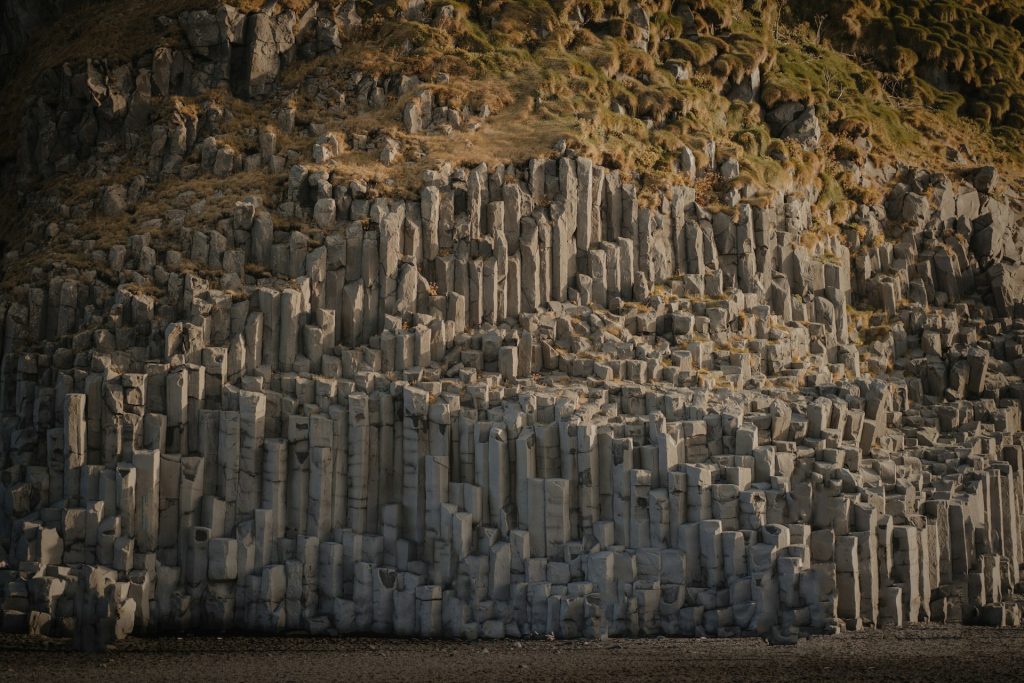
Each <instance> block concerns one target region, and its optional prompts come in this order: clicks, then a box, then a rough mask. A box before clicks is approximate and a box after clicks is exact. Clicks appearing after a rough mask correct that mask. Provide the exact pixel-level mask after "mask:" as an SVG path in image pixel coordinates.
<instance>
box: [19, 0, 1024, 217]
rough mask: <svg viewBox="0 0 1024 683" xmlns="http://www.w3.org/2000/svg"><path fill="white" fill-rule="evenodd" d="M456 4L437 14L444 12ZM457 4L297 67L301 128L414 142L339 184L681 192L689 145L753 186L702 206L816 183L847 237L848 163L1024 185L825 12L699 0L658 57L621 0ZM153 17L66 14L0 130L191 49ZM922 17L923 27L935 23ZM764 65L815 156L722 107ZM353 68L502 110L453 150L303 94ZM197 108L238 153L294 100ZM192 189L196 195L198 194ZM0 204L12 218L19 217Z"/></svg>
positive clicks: (1006, 161)
mask: <svg viewBox="0 0 1024 683" xmlns="http://www.w3.org/2000/svg"><path fill="white" fill-rule="evenodd" d="M217 4H219V3H218V2H217V0H168V1H166V2H161V3H160V4H159V13H161V14H164V15H167V16H176V15H177V13H179V12H181V11H184V10H187V9H197V8H210V7H213V6H216V5H217ZM235 4H236V5H237V6H240V7H241V8H242V9H245V10H254V9H258V8H259V7H261V6H262V5H263V3H262V2H261V1H260V0H247V1H246V2H242V3H235ZM441 4H444V3H439V2H435V3H431V4H430V5H428V8H427V12H428V14H429V13H430V12H431V11H433V10H434V9H435V8H436V7H437V6H440V5H441ZM452 4H453V6H454V8H455V12H454V18H453V19H452V20H451V21H449V22H447V23H446V24H438V25H430V24H428V23H422V22H416V21H409V20H406V19H404V18H402V17H401V15H400V13H398V12H397V10H396V6H395V5H392V4H383V5H381V4H378V5H377V8H376V9H375V10H374V12H375V13H373V14H370V15H368V16H367V17H366V18H365V20H364V25H363V28H362V30H361V31H360V32H359V33H358V34H357V35H355V36H352V37H351V38H350V40H349V42H348V44H347V45H346V46H345V48H344V49H342V50H340V51H339V52H337V53H336V54H333V55H330V56H322V57H319V58H317V59H313V60H310V61H301V60H299V61H296V62H293V63H292V64H290V65H289V67H288V68H287V69H286V71H285V72H284V73H283V74H282V77H281V90H282V92H283V93H285V94H286V96H287V97H290V98H291V101H292V103H293V104H294V105H295V106H296V108H297V110H298V113H299V119H300V122H307V123H308V122H311V121H315V122H317V123H322V124H324V125H326V126H327V127H328V129H330V130H337V131H340V132H345V133H347V134H353V133H358V134H367V135H369V134H373V133H376V132H385V133H387V134H388V135H391V136H392V137H394V138H396V139H400V140H402V141H403V142H404V143H406V148H407V153H406V155H405V158H404V159H403V160H402V161H400V162H399V163H397V164H395V165H393V166H384V165H383V164H381V163H380V162H379V160H378V159H377V157H376V155H375V154H372V153H367V152H346V153H344V154H342V155H340V156H338V157H337V158H335V159H333V160H332V161H331V162H330V163H329V165H328V170H330V171H331V172H332V173H333V174H335V176H336V177H337V178H339V179H342V180H345V179H361V180H364V181H368V182H369V183H370V184H371V185H377V186H380V187H382V188H387V191H388V192H391V193H395V194H408V193H410V192H412V191H413V190H415V189H416V187H417V186H418V184H419V182H420V179H421V178H422V173H423V171H424V170H425V169H427V168H429V167H435V166H436V165H437V164H438V163H440V162H442V161H449V162H452V163H454V164H477V163H480V162H486V163H488V164H489V165H491V166H494V165H497V164H500V163H508V162H517V161H521V160H525V159H527V158H531V157H536V156H543V155H546V154H548V153H550V151H551V149H552V147H553V145H554V144H555V143H556V142H557V141H558V140H560V139H564V140H566V142H567V143H568V144H569V146H570V147H573V148H575V149H576V150H578V151H579V152H581V153H584V154H586V155H588V156H590V157H592V158H594V159H595V160H597V161H599V162H600V163H603V164H605V165H607V166H609V167H612V168H620V169H623V171H625V172H631V173H635V174H636V175H637V176H638V180H639V181H640V184H641V186H642V187H643V188H644V190H645V192H648V193H649V192H651V191H652V190H654V189H657V188H660V187H664V186H668V185H671V184H676V183H680V182H683V178H682V177H681V176H680V175H679V174H678V173H677V172H676V160H677V158H678V155H679V153H680V151H681V150H682V149H683V147H684V146H688V147H690V148H691V149H692V150H693V152H694V154H695V155H696V156H697V157H698V161H703V151H702V150H703V147H704V143H705V141H707V140H714V141H716V143H717V145H718V149H719V153H720V155H721V154H728V155H731V156H735V157H736V158H737V159H738V160H739V161H740V164H741V175H740V177H739V178H738V179H736V180H734V181H731V183H725V182H722V181H720V180H719V179H718V178H717V177H714V176H712V177H711V181H710V182H709V181H707V180H705V181H704V182H703V183H702V185H701V188H700V190H701V192H700V194H701V198H702V199H703V200H705V201H707V202H709V203H711V202H713V201H714V199H715V197H714V195H716V194H718V193H720V192H722V191H724V190H727V189H728V188H729V186H730V185H738V184H748V185H752V186H753V187H755V188H761V189H762V190H763V191H764V192H765V196H770V195H772V194H774V193H775V192H777V191H779V190H784V191H789V190H792V189H793V188H795V187H809V186H815V187H816V188H817V196H818V202H817V205H816V206H815V212H814V216H815V219H816V221H817V222H818V223H819V224H825V223H830V224H834V223H841V222H842V221H843V220H844V219H845V218H846V216H848V215H849V213H850V211H851V210H852V208H853V206H854V202H856V201H866V200H877V199H878V192H877V191H875V190H873V189H872V188H870V187H866V186H863V185H861V184H858V183H854V182H852V181H851V180H850V177H849V175H848V174H847V173H846V171H845V169H844V166H843V164H844V163H846V162H850V161H853V162H856V163H861V162H863V161H864V160H865V159H866V158H867V157H869V156H870V157H871V158H872V160H873V161H874V162H875V163H876V165H883V164H886V163H889V162H893V161H900V162H904V163H913V164H917V165H921V166H925V167H928V168H931V169H934V170H950V171H953V172H957V171H958V170H959V169H957V168H956V167H954V166H952V165H951V164H950V163H949V162H948V161H947V158H946V154H945V151H946V149H947V148H949V147H961V146H963V147H964V148H966V149H969V150H970V151H971V152H972V153H973V154H974V155H975V157H976V158H977V160H978V161H979V162H989V163H997V164H999V165H1000V166H1001V167H1002V168H1003V169H1004V172H1006V173H1007V175H1009V176H1010V177H1011V178H1019V177H1021V176H1022V175H1024V172H1022V170H1021V169H1022V166H1021V159H1022V158H1024V150H1022V148H1021V147H1020V146H1019V145H1018V146H1014V145H1012V144H1007V141H1008V140H1010V141H1012V140H1013V139H1014V138H1013V137H1012V135H1011V136H1007V135H1004V134H1000V135H996V134H994V133H993V132H992V130H991V129H990V128H988V127H987V126H986V125H984V124H983V123H975V122H973V120H972V119H965V118H963V117H962V116H960V115H959V114H960V112H959V111H958V110H957V109H956V108H950V107H941V106H936V104H935V103H936V100H935V98H934V97H931V96H928V93H927V92H926V91H925V90H924V89H922V88H918V89H917V90H915V91H913V92H911V93H909V94H908V93H904V92H899V93H895V94H894V91H893V88H892V86H891V82H890V81H889V80H887V79H888V76H887V75H886V72H884V71H879V70H878V69H875V68H872V66H871V65H870V64H869V63H868V62H867V61H866V60H865V59H864V58H863V56H862V58H860V59H855V58H853V56H851V55H850V54H847V53H844V52H841V51H839V50H838V49H836V48H834V47H832V45H831V44H830V43H829V41H828V40H827V37H828V36H830V35H838V34H837V33H836V32H835V31H825V32H824V33H825V35H824V36H823V35H822V31H819V30H817V28H816V23H817V22H816V21H815V16H814V15H813V14H808V12H810V9H808V8H810V7H811V4H812V3H803V4H800V3H796V4H794V3H789V4H788V7H789V9H790V10H791V11H789V12H786V13H783V14H782V15H781V16H780V13H779V12H778V9H777V4H776V3H774V2H770V1H769V2H762V3H755V4H754V5H753V6H750V7H748V8H747V9H744V4H743V3H741V2H739V1H738V0H699V1H695V2H691V3H687V4H688V5H689V6H690V7H691V8H692V9H693V19H694V22H695V27H696V29H697V31H698V35H697V36H696V37H694V36H693V35H692V34H689V33H688V30H689V29H688V28H687V27H686V26H684V23H683V21H682V19H681V18H680V17H681V15H680V14H679V13H678V12H673V7H672V3H670V2H668V1H667V0H658V1H656V2H647V3H645V4H646V6H648V7H649V8H651V9H653V10H654V13H653V14H652V20H651V29H650V39H649V44H648V50H646V51H645V50H641V49H639V48H637V47H635V46H634V45H633V41H634V40H635V39H636V38H637V31H636V28H635V27H634V26H633V25H631V24H629V23H628V22H626V21H623V20H622V19H621V18H620V17H621V16H623V12H624V10H625V9H626V4H625V3H621V2H600V1H597V0H558V1H557V2H548V1H547V0H490V1H488V2H468V3H452ZM855 4H859V3H855ZM153 5H154V3H150V2H145V1H144V0H117V1H114V0H108V1H107V2H103V3H98V4H95V3H90V4H89V5H88V6H87V7H82V8H80V9H78V10H76V11H73V12H70V13H69V14H67V15H66V16H65V17H64V18H62V19H61V20H60V21H58V22H57V23H56V25H55V26H54V27H52V28H51V29H50V31H49V32H48V34H47V41H46V43H42V42H40V43H38V44H37V45H35V46H34V47H33V48H31V49H30V50H29V52H28V54H26V56H25V59H24V60H23V63H22V66H21V68H20V69H19V70H18V72H17V73H16V75H15V77H14V79H13V80H12V81H11V82H10V83H8V85H7V87H6V88H5V95H6V96H5V97H3V98H0V122H4V123H6V124H7V125H8V129H9V130H16V129H17V122H18V120H19V119H20V113H19V112H20V107H21V106H22V104H23V99H24V94H25V93H28V92H30V84H31V82H32V79H33V78H34V77H35V76H36V75H37V74H39V73H40V71H41V70H43V69H45V68H48V67H52V66H56V65H59V64H61V63H63V62H75V61H80V60H82V59H85V58H86V57H93V58H108V59H118V60H122V59H127V58H129V57H131V56H134V55H138V54H140V53H142V52H145V51H147V50H152V49H153V48H154V47H156V46H158V45H161V44H174V43H176V42H178V41H180V40H181V39H182V37H181V34H180V30H179V29H178V27H177V24H176V23H174V24H172V25H171V26H170V27H169V28H167V29H163V28H161V25H160V23H159V22H157V21H156V17H155V14H156V12H155V11H154V9H153ZM284 5H286V6H289V7H291V8H292V9H295V10H302V9H305V8H306V7H307V6H308V5H309V3H308V2H307V1H306V0H293V1H291V2H288V3H284ZM804 5H806V7H804ZM363 8H364V9H369V7H368V6H367V5H364V6H363ZM794 8H795V9H794ZM801 8H802V9H801ZM830 11H832V12H833V13H835V12H837V11H838V10H830ZM922 12H923V11H919V12H918V14H919V15H921V16H923V15H924V14H928V13H927V12H924V13H923V14H922ZM576 13H582V15H583V16H584V17H585V18H586V19H587V23H586V27H585V28H583V27H576V28H573V26H572V25H571V24H570V23H569V22H568V21H567V18H568V17H570V16H576ZM830 16H832V15H830ZM837 16H838V15H837ZM929 16H930V15H929ZM828 26H831V24H826V25H825V27H826V29H827V28H828ZM836 40H839V38H838V37H837V38H836ZM996 42H997V43H998V44H999V45H1002V44H1003V43H1005V41H1003V42H999V41H996ZM1010 61H1011V62H1012V64H1016V61H1014V60H1012V59H1011V60H1010ZM670 63H676V64H685V65H688V66H689V67H690V68H691V69H692V70H693V77H692V78H691V79H690V80H688V81H684V82H677V81H676V80H675V78H674V77H673V75H672V73H671V72H670V71H669V70H667V69H665V68H661V66H662V65H666V64H670ZM758 66H760V69H761V72H762V94H761V100H762V101H763V102H764V104H765V105H766V106H771V105H773V104H775V103H778V102H783V101H802V102H806V103H813V104H815V105H816V107H817V111H818V113H819V117H820V118H821V120H822V125H823V128H824V129H825V130H824V136H823V140H822V145H821V147H820V148H819V149H818V150H817V151H815V152H808V151H805V150H803V149H802V148H800V147H799V145H796V144H795V143H793V142H792V141H782V140H778V139H775V138H772V137H771V135H770V133H769V131H768V128H767V126H766V124H765V122H764V119H763V112H762V109H761V106H760V104H758V103H753V104H748V103H744V102H740V101H730V100H729V99H728V98H727V97H725V96H723V95H722V93H723V92H725V91H727V90H728V88H729V87H730V84H732V83H736V82H738V81H740V80H742V79H743V78H744V77H745V76H746V75H747V74H749V73H750V72H751V71H752V70H753V69H754V68H755V67H758ZM965 68H966V67H965ZM1007 68H1009V67H1007ZM1013 68H1016V67H1013ZM353 72H361V73H364V74H372V75H377V76H381V75H387V74H395V73H403V74H417V75H419V76H420V78H421V80H423V81H424V83H427V84H429V85H428V87H430V88H432V89H433V90H434V91H435V92H436V94H437V96H438V98H439V99H440V100H442V101H443V102H445V103H448V104H449V105H450V106H452V107H455V108H463V107H468V108H469V110H471V111H478V110H479V109H480V108H481V107H482V106H484V105H486V106H487V108H488V109H489V110H490V111H491V112H492V115H491V116H490V117H489V118H487V119H486V120H484V121H482V122H481V125H480V126H479V128H478V129H477V130H463V131H454V132H453V133H452V134H451V135H450V136H439V135H436V134H429V135H426V134H425V135H407V134H405V133H404V132H403V131H402V129H401V112H402V107H403V106H404V104H405V100H404V99H402V100H397V101H391V102H389V103H388V104H387V105H386V106H385V107H384V108H382V109H376V110H373V111H358V110H352V109H351V108H347V109H345V110H344V111H342V112H337V111H336V112H334V113H331V112H328V111H326V110H325V109H324V107H323V104H322V103H320V102H318V101H317V100H316V99H315V98H312V97H308V96H307V95H306V94H305V93H306V89H305V88H304V87H303V86H304V85H305V84H306V83H307V82H309V81H317V80H326V81H330V80H332V79H336V80H342V79H344V78H347V77H348V74H350V73H353ZM442 73H444V74H446V75H447V80H445V81H443V82H442V79H439V78H438V76H439V74H442ZM185 100H186V102H185V104H186V105H188V106H193V107H197V108H198V107H202V106H203V105H204V103H205V102H206V101H213V102H216V103H217V104H219V105H220V106H221V107H222V108H224V109H225V110H226V111H228V112H229V114H230V116H229V117H228V118H227V120H226V122H225V124H224V126H223V130H222V134H221V135H220V136H219V140H220V142H222V143H226V144H231V145H232V146H233V147H234V148H235V149H238V150H244V149H247V148H251V147H252V145H253V132H254V131H256V130H258V129H259V128H260V127H262V126H264V125H266V124H267V123H268V122H270V121H271V111H272V110H273V109H274V108H275V107H277V106H279V105H280V104H281V102H280V101H256V102H246V101H243V100H239V99H237V98H235V97H234V96H233V95H231V94H230V93H228V92H213V93H207V94H206V95H204V96H203V97H200V98H193V99H189V98H185ZM614 109H618V110H620V111H622V112H624V113H616V112H615V111H614ZM1008 115H1009V114H1007V116H1008ZM1011 122H1012V120H1011ZM1003 127H1004V128H1005V127H1006V126H1005V125H1004V126H1003ZM858 136H862V137H866V138H868V139H869V140H870V142H871V148H872V149H871V152H870V154H868V153H866V152H865V151H864V149H863V147H862V146H860V147H858V146H857V145H855V144H854V140H855V139H856V138H857V137H858ZM313 142H314V140H313V139H312V136H311V135H310V134H308V133H306V132H305V128H304V127H300V128H299V129H298V131H297V132H296V133H294V134H291V135H282V136H281V137H280V145H281V147H282V148H283V149H286V150H287V149H295V150H297V151H299V152H300V153H301V154H303V155H308V153H309V150H310V149H311V146H312V143H313ZM15 144H16V136H14V135H10V136H6V137H5V138H4V140H3V142H0V158H2V157H7V158H10V157H11V156H12V155H13V152H14V145H15ZM140 171H141V169H125V170H124V172H123V174H124V176H125V177H124V178H122V179H119V178H108V177H103V178H99V177H91V178H90V177H87V178H83V179H81V180H79V181H77V182H76V183H72V184H71V186H70V187H65V186H64V184H63V183H55V184H54V187H53V191H55V192H60V193H61V196H62V197H63V198H64V199H65V200H66V201H79V200H82V199H90V198H95V197H96V196H97V193H98V191H99V189H100V187H102V186H103V185H105V184H109V183H110V182H115V181H119V182H120V181H123V180H124V179H127V178H130V177H131V176H132V175H134V174H136V173H138V172H140ZM279 180H280V179H269V180H267V179H264V180H263V181H262V183H263V184H264V185H266V184H267V183H268V182H270V183H277V182H279ZM204 182H205V181H204ZM229 182H230V184H232V185H234V184H235V183H236V182H240V181H237V180H235V179H232V180H231V181H229ZM244 182H249V183H251V185H252V187H251V188H248V189H252V190H253V191H258V190H259V189H260V187H259V186H260V180H259V178H253V179H250V180H248V181H244ZM215 184H219V185H223V183H215ZM187 185H188V186H190V187H194V186H196V181H192V182H191V183H188V184H187ZM178 189H179V187H178V183H166V182H165V183H164V184H163V186H161V188H160V189H159V190H158V192H157V196H155V197H154V198H152V199H151V200H150V201H149V203H150V204H152V206H150V207H147V211H148V209H153V210H156V211H158V210H159V209H160V207H161V206H162V203H163V202H165V201H166V198H163V199H162V198H161V197H164V196H165V195H166V196H167V197H169V196H172V195H170V194H169V193H171V192H175V191H178ZM7 201H8V202H9V201H12V198H7ZM754 201H759V202H763V201H765V198H764V197H762V198H755V200H754ZM2 208H4V209H5V213H9V214H10V215H13V213H14V210H13V208H10V207H2ZM8 208H10V211H8V210H7V209H8ZM157 215H159V214H158V213H157ZM129 223H130V219H129ZM108 229H109V226H108ZM822 229H823V230H824V229H826V228H825V227H824V226H822ZM826 231H827V232H829V233H831V232H834V230H832V229H830V228H829V229H827V230H826Z"/></svg>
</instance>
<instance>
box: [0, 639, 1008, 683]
mask: <svg viewBox="0 0 1024 683" xmlns="http://www.w3.org/2000/svg"><path fill="white" fill-rule="evenodd" d="M193 680H195V681H199V680H204V681H208V680H214V681H218V682H223V683H228V682H231V681H246V682H248V681H277V682H283V681H312V680H335V681H354V682H356V683H368V682H369V681H389V682H392V681H394V682H397V681H442V680H444V681H473V682H474V683H477V682H489V681H557V682H558V683H565V682H567V681H588V682H592V683H596V682H599V681H613V680H614V681H634V680H675V681H680V682H687V683H689V682H690V681H693V682H697V681H748V680H749V681H787V683H794V682H796V681H822V680H843V681H988V682H990V683H995V682H997V681H1011V680H1024V630H1022V629H990V628H980V627H962V626H914V627H908V628H905V629H902V630H886V631H870V632H862V633H848V634H843V635H841V636H837V637H832V638H827V637H821V638H812V639H809V640H804V641H801V642H800V643H799V644H797V645H795V646H790V647H783V646H776V647H772V646H769V645H768V644H766V643H765V642H763V641H760V640H757V639H750V638H745V639H704V640H694V639H667V638H658V639H648V640H610V641H605V642H584V641H575V642H548V641H523V642H518V641H505V640H502V641H480V642H476V643H455V642H443V641H424V640H390V639H379V638H310V637H302V636H296V637H266V638H261V637H248V636H229V637H223V638H218V637H215V636H205V635H204V636H185V637H180V638H176V637H166V638H157V639H142V638H134V639H131V640H128V641H126V642H125V643H122V644H120V645H118V646H117V647H116V649H114V650H112V651H109V652H105V653H102V654H82V653H77V652H73V651H72V650H71V649H70V646H69V643H67V642H66V641H53V640H49V641H48V640H45V639H37V638H28V637H24V636H9V635H0V681H12V682H14V681H17V682H19V683H20V682H21V681H74V682H75V683H86V682H88V681H102V682H104V683H145V682H148V681H193Z"/></svg>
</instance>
